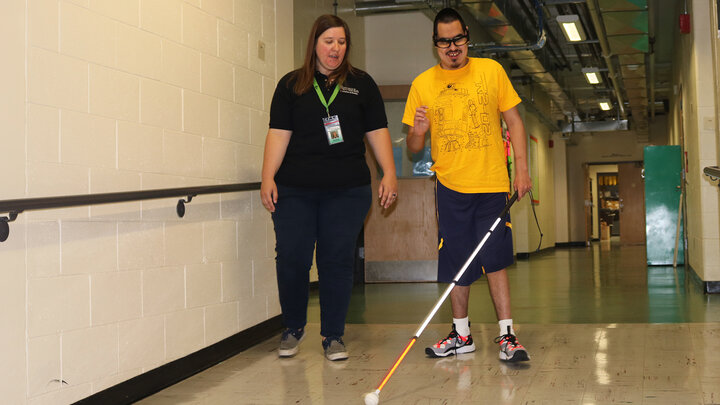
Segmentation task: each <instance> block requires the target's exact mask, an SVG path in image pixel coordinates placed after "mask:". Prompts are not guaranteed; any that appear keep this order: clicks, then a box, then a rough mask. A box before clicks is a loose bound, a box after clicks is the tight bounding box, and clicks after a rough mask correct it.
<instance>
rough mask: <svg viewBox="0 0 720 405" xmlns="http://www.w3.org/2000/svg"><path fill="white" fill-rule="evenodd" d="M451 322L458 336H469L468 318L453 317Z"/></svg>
mask: <svg viewBox="0 0 720 405" xmlns="http://www.w3.org/2000/svg"><path fill="white" fill-rule="evenodd" d="M453 323H454V324H455V330H456V331H457V333H458V335H460V336H469V335H470V320H469V319H468V317H467V316H466V317H465V318H459V319H458V318H453Z"/></svg>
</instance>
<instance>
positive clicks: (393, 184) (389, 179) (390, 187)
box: [378, 173, 398, 209]
mask: <svg viewBox="0 0 720 405" xmlns="http://www.w3.org/2000/svg"><path fill="white" fill-rule="evenodd" d="M397 187H398V185H397V177H396V176H395V173H392V174H390V173H387V174H385V175H384V176H383V178H382V180H381V181H380V187H378V199H379V200H380V206H381V207H383V208H385V209H387V208H389V207H390V206H391V205H393V203H394V202H395V200H397V196H398V194H397Z"/></svg>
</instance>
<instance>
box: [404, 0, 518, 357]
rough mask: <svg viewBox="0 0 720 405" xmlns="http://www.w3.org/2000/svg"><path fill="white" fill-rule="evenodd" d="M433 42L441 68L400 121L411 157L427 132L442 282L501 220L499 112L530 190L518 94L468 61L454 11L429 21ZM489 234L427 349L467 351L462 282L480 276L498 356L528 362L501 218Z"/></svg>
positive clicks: (416, 86) (422, 79)
mask: <svg viewBox="0 0 720 405" xmlns="http://www.w3.org/2000/svg"><path fill="white" fill-rule="evenodd" d="M433 42H434V44H435V47H436V49H437V54H438V57H439V59H440V64H439V65H436V66H433V67H432V68H430V69H428V70H427V71H425V72H423V73H422V74H420V75H419V76H418V77H417V78H416V79H415V80H414V81H413V83H412V87H411V89H410V94H409V95H408V100H407V104H406V105H405V113H404V115H403V123H405V124H407V125H408V126H409V132H408V136H407V146H408V149H409V150H410V151H411V152H413V153H417V152H419V151H420V150H422V148H423V147H424V146H425V134H426V132H427V131H428V130H431V136H430V140H431V152H432V158H433V161H434V162H435V163H434V164H433V171H434V172H435V174H436V178H437V181H436V203H437V213H438V240H439V247H438V249H439V254H438V281H440V282H446V283H450V282H452V281H453V278H454V277H455V275H456V274H457V272H458V271H459V270H460V269H461V268H462V265H463V264H464V263H465V261H466V260H467V259H468V258H469V257H470V255H471V254H472V252H473V251H474V250H475V248H476V247H477V244H478V243H479V242H480V240H481V239H482V237H483V236H484V235H485V234H486V233H487V231H488V230H489V229H490V226H491V225H492V223H493V222H494V220H495V219H496V218H497V215H499V214H500V212H501V211H502V209H503V207H504V206H505V204H506V202H507V199H508V191H509V190H510V180H509V178H508V173H507V172H508V171H507V167H506V156H505V149H504V146H503V139H502V128H501V126H500V115H501V114H502V119H503V120H504V121H505V123H506V124H507V127H508V130H509V132H510V142H511V143H512V146H513V150H514V156H515V181H514V184H513V186H514V189H515V190H517V191H518V198H521V197H522V196H523V195H524V194H525V193H527V192H528V191H529V190H530V188H531V187H532V184H531V182H530V176H529V174H528V163H527V140H526V137H525V127H524V125H523V123H522V119H521V118H520V114H519V113H518V110H517V105H518V104H519V103H520V101H521V100H520V98H519V97H518V95H517V93H516V92H515V90H514V89H513V87H512V84H511V83H510V80H509V79H508V77H507V74H506V73H505V71H504V70H503V68H502V66H500V64H498V63H497V62H495V61H494V60H492V59H484V58H482V59H481V58H469V57H468V42H469V32H468V28H467V26H466V25H465V24H464V22H463V20H462V17H461V16H460V14H458V12H457V11H455V10H453V9H451V8H446V9H443V10H441V11H440V12H439V13H438V15H437V16H436V17H435V22H434V28H433ZM501 224H503V225H505V226H499V227H498V228H496V229H495V231H494V232H493V234H492V237H491V238H489V239H488V240H487V242H486V243H485V245H484V247H483V249H482V250H481V251H480V252H479V254H478V255H477V257H476V258H475V260H474V261H473V263H472V264H471V265H470V267H468V269H467V271H466V272H465V274H464V275H463V277H462V278H461V279H460V280H459V281H458V283H457V284H456V286H455V288H454V289H453V290H452V292H451V293H450V302H451V304H452V313H453V329H452V331H451V332H450V334H449V335H448V337H446V338H445V339H442V340H441V341H439V342H438V343H437V344H434V345H432V346H430V347H428V348H427V349H425V352H426V353H427V354H428V355H429V356H431V357H445V356H449V355H453V354H459V353H469V352H472V351H474V350H475V344H474V342H473V340H472V335H471V334H470V321H469V320H468V300H469V298H470V285H471V284H472V283H473V282H474V281H475V280H477V279H478V278H480V277H481V276H482V275H483V274H486V275H487V279H488V286H489V289H490V296H491V297H492V301H493V304H494V305H495V313H496V315H497V317H498V321H499V325H500V336H499V337H498V338H497V339H495V341H496V342H497V343H499V344H500V359H501V360H504V361H511V362H515V361H526V360H529V356H528V354H527V351H526V350H525V348H524V347H523V346H522V345H521V344H520V343H519V342H518V341H517V338H516V337H515V331H514V330H513V322H512V317H511V314H510V288H509V284H508V277H507V272H506V270H505V268H506V267H507V266H509V265H511V264H512V263H513V248H512V233H511V228H510V219H509V215H508V217H507V218H506V219H505V221H503V222H501Z"/></svg>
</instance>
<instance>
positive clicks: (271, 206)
mask: <svg viewBox="0 0 720 405" xmlns="http://www.w3.org/2000/svg"><path fill="white" fill-rule="evenodd" d="M277 199H278V191H277V185H276V184H275V180H272V179H270V180H263V182H262V183H261V184H260V200H261V201H262V205H264V206H265V209H267V210H268V211H270V212H275V204H277Z"/></svg>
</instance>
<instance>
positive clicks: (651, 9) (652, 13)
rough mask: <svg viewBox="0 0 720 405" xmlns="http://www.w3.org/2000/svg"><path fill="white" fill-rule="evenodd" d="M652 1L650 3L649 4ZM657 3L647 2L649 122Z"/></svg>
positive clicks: (652, 117)
mask: <svg viewBox="0 0 720 405" xmlns="http://www.w3.org/2000/svg"><path fill="white" fill-rule="evenodd" d="M651 3H652V4H651ZM656 6H657V4H656V3H655V2H654V1H650V2H648V23H649V24H648V31H649V32H648V36H649V38H648V39H649V40H650V55H649V56H648V59H649V60H650V72H649V76H650V78H649V79H650V103H649V105H650V122H653V121H655V18H656V16H657V7H656Z"/></svg>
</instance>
